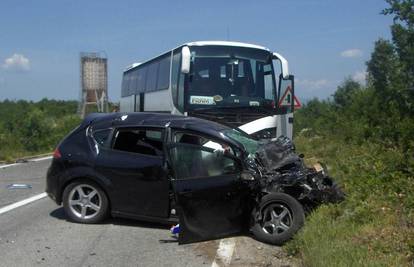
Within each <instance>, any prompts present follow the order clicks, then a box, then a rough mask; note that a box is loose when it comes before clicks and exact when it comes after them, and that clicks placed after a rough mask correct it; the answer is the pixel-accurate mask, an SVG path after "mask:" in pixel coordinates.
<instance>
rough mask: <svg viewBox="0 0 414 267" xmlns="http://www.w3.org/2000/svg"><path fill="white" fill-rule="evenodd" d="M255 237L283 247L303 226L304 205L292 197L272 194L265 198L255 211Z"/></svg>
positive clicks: (253, 228)
mask: <svg viewBox="0 0 414 267" xmlns="http://www.w3.org/2000/svg"><path fill="white" fill-rule="evenodd" d="M253 216H254V218H255V222H254V224H253V227H252V232H253V234H254V236H255V237H256V238H257V239H258V240H260V241H262V242H266V243H269V244H273V245H282V244H283V243H285V242H286V241H288V240H289V239H291V238H292V236H293V235H294V234H295V233H296V232H297V231H298V230H299V229H300V228H301V227H302V226H303V223H304V221H305V213H304V211H303V207H302V205H301V204H300V203H299V202H298V201H297V200H296V199H294V198H293V197H291V196H290V195H287V194H284V193H271V194H268V195H266V196H264V197H263V198H262V200H261V202H260V204H259V207H258V208H257V209H255V210H254V211H253Z"/></svg>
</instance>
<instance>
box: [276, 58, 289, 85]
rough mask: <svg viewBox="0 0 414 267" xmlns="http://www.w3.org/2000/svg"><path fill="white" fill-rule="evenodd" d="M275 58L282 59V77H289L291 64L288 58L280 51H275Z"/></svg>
mask: <svg viewBox="0 0 414 267" xmlns="http://www.w3.org/2000/svg"><path fill="white" fill-rule="evenodd" d="M273 59H278V60H280V64H281V66H282V77H283V78H284V79H289V64H288V62H287V60H286V59H285V58H284V57H283V56H282V55H281V54H278V53H273Z"/></svg>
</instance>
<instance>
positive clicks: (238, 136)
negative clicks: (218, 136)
mask: <svg viewBox="0 0 414 267" xmlns="http://www.w3.org/2000/svg"><path fill="white" fill-rule="evenodd" d="M223 134H224V135H226V136H227V137H229V138H231V139H233V140H235V141H237V142H239V143H241V144H242V145H243V146H244V149H245V150H246V151H247V152H248V153H249V154H251V155H254V153H256V151H257V149H258V148H259V146H260V144H261V142H260V141H257V140H255V139H253V138H251V137H250V136H249V135H247V134H245V133H243V132H241V131H238V130H236V129H231V130H225V131H223Z"/></svg>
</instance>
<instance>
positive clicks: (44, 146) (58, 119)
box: [0, 99, 81, 162]
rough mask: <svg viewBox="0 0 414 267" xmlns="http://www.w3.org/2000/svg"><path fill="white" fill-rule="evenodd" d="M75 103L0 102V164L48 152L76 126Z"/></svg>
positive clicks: (53, 101)
mask: <svg viewBox="0 0 414 267" xmlns="http://www.w3.org/2000/svg"><path fill="white" fill-rule="evenodd" d="M76 109H77V102H76V101H58V100H48V99H43V100H41V101H38V102H31V101H24V100H19V101H10V100H4V101H2V102H0V118H1V120H0V161H6V162H11V161H14V160H16V159H17V158H19V157H23V156H30V155H35V154H40V153H50V152H52V151H53V149H54V148H55V146H56V145H57V144H58V142H59V141H60V140H61V139H62V138H63V137H64V136H65V135H66V134H68V133H69V132H70V131H71V130H72V129H73V128H74V127H76V125H78V124H79V123H80V121H81V120H80V118H79V116H78V115H76Z"/></svg>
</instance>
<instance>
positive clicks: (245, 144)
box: [46, 113, 343, 245]
mask: <svg viewBox="0 0 414 267" xmlns="http://www.w3.org/2000/svg"><path fill="white" fill-rule="evenodd" d="M46 192H47V193H48V195H49V196H50V197H51V198H52V199H53V200H54V201H55V202H56V203H57V204H58V205H60V204H62V203H63V207H64V210H65V212H66V214H67V216H68V217H69V218H70V219H71V220H73V221H75V222H79V223H97V222H100V221H102V220H103V219H105V218H106V217H107V216H108V215H112V216H114V217H127V218H134V219H139V220H146V221H154V222H161V223H177V222H179V223H180V235H179V243H180V244H183V243H189V242H195V241H202V240H208V239H214V238H220V237H224V236H228V235H232V234H236V233H240V232H243V231H246V232H247V231H251V232H253V234H254V236H255V237H256V238H257V239H258V240H261V241H264V242H267V243H271V244H279V245H280V244H282V243H284V242H285V241H287V240H288V239H289V238H291V237H292V236H293V234H295V233H296V232H297V231H298V230H299V228H300V227H301V226H302V225H303V223H304V218H305V215H304V214H305V213H304V209H305V210H307V209H308V208H312V207H314V206H315V205H318V204H320V203H323V202H335V201H338V200H341V199H342V198H343V194H342V192H341V191H340V190H339V189H338V188H337V186H336V185H335V183H334V182H333V181H332V179H331V178H329V177H328V176H327V175H326V173H325V170H324V168H322V167H320V166H319V167H316V168H307V167H306V166H305V165H304V164H303V160H302V158H301V156H298V155H297V154H296V153H295V152H294V148H293V145H292V143H291V142H290V141H289V140H288V139H286V138H279V139H276V140H272V141H264V142H263V141H257V140H255V139H252V138H251V137H250V136H248V135H247V134H245V133H243V132H241V131H239V130H235V129H231V128H229V127H227V126H224V125H221V124H217V123H215V122H211V121H206V120H202V119H197V118H192V117H185V116H175V115H170V114H153V113H131V114H123V113H112V114H91V115H89V116H88V117H87V118H86V119H85V120H84V121H83V122H82V124H81V125H80V126H79V127H78V128H76V129H75V130H73V131H72V132H71V133H70V134H69V135H68V136H67V137H66V138H65V139H64V140H63V141H62V142H61V143H60V144H59V145H58V147H57V148H56V150H55V152H54V157H53V161H52V164H51V166H50V168H49V170H48V173H47V188H46Z"/></svg>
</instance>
